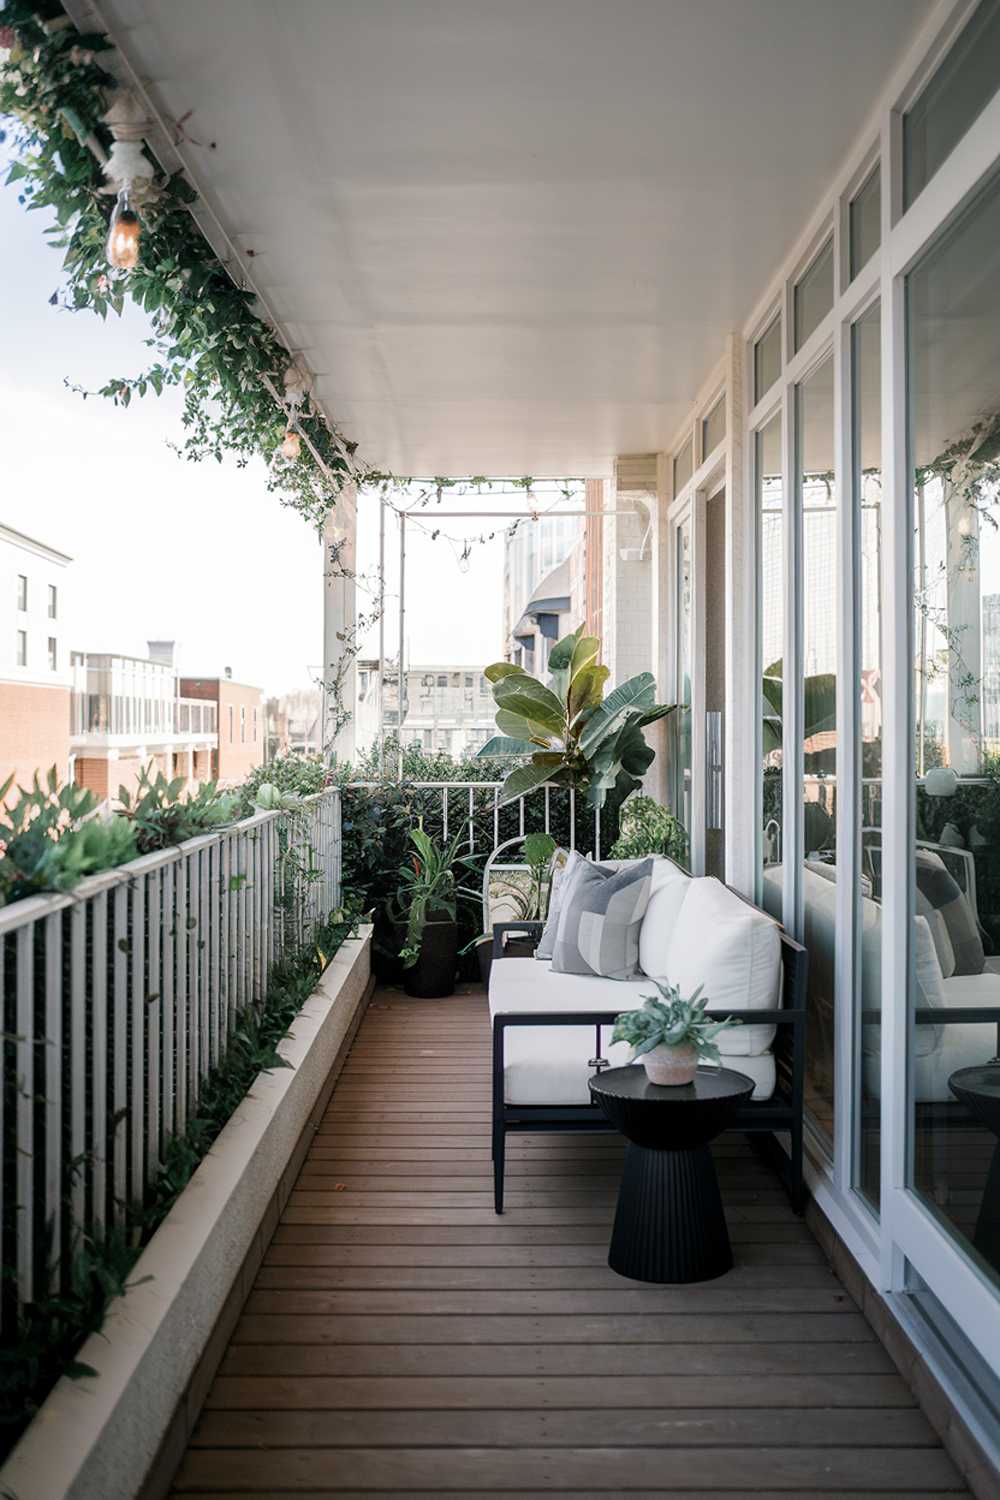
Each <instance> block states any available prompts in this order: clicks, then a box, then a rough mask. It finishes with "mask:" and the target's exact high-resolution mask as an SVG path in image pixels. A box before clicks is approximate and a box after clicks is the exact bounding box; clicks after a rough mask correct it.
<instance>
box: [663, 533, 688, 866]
mask: <svg viewBox="0 0 1000 1500" xmlns="http://www.w3.org/2000/svg"><path fill="white" fill-rule="evenodd" d="M675 587H676V590H677V593H676V606H677V661H676V673H677V708H676V710H675V712H674V713H672V714H671V715H670V719H669V721H668V722H669V724H670V727H671V750H672V754H671V777H672V788H673V795H672V798H671V801H672V803H673V810H674V815H675V816H676V817H677V818H679V819H680V821H681V822H682V823H683V824H684V827H685V828H686V829H687V832H688V848H690V845H691V838H690V835H691V624H692V614H691V611H692V606H693V601H692V597H691V520H690V517H688V518H687V519H686V520H684V521H682V522H681V524H680V525H679V526H678V528H677V576H676V579H675Z"/></svg>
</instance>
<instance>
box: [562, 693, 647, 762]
mask: <svg viewBox="0 0 1000 1500" xmlns="http://www.w3.org/2000/svg"><path fill="white" fill-rule="evenodd" d="M655 692H656V679H655V678H654V677H653V674H652V672H640V673H639V674H638V676H637V677H630V678H629V680H628V681H627V682H623V683H622V685H621V687H616V688H615V690H614V692H613V693H609V694H608V696H607V697H606V698H605V700H604V702H603V703H602V704H601V706H600V708H598V709H595V711H594V713H593V714H592V715H591V717H590V718H589V719H588V720H587V723H586V726H585V728H584V731H583V733H582V734H581V736H580V749H581V750H582V751H583V753H584V755H587V756H589V755H590V754H591V753H592V752H593V751H594V750H595V749H596V748H597V746H598V745H599V744H600V743H601V741H602V740H603V739H604V737H605V736H606V735H608V734H611V733H612V732H613V731H614V730H616V729H617V728H618V726H619V724H620V723H621V721H622V719H623V718H625V717H626V715H627V714H629V713H630V712H631V711H632V710H633V709H640V710H643V711H649V710H650V709H652V708H655V707H656V704H655V701H654V694H655Z"/></svg>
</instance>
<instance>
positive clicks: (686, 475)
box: [674, 437, 694, 499]
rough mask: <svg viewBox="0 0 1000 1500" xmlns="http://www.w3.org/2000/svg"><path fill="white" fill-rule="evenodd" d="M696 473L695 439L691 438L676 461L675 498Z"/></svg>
mask: <svg viewBox="0 0 1000 1500" xmlns="http://www.w3.org/2000/svg"><path fill="white" fill-rule="evenodd" d="M693 473H694V438H693V437H689V438H688V440H687V442H686V443H685V444H684V447H683V448H682V449H681V450H680V452H679V453H678V454H677V456H676V458H675V459H674V498H675V499H676V497H677V496H678V495H679V494H680V492H681V490H682V489H683V488H684V486H685V485H686V484H687V482H688V480H689V479H690V478H691V475H692V474H693Z"/></svg>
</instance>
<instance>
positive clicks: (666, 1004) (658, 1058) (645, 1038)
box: [611, 979, 740, 1085]
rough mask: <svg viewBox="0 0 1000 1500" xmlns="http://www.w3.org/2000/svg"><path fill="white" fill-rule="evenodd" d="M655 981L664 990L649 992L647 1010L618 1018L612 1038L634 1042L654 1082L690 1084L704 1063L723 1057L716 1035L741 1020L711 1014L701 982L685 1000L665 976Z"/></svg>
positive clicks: (637, 1055)
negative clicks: (714, 1017)
mask: <svg viewBox="0 0 1000 1500" xmlns="http://www.w3.org/2000/svg"><path fill="white" fill-rule="evenodd" d="M653 983H654V984H655V985H656V988H657V989H658V990H659V992H660V993H659V995H643V997H642V999H643V1002H644V1004H643V1007H642V1009H641V1010H627V1011H624V1012H623V1013H622V1015H620V1016H619V1017H618V1018H617V1020H616V1021H615V1029H614V1033H613V1034H612V1038H611V1040H612V1041H613V1042H628V1043H629V1044H630V1045H631V1047H632V1049H633V1051H632V1061H633V1062H635V1061H636V1059H637V1058H641V1059H642V1065H643V1067H644V1068H645V1069H646V1077H647V1078H648V1079H649V1081H650V1083H658V1084H669V1085H677V1084H682V1083H690V1082H691V1081H692V1079H693V1078H694V1075H695V1072H696V1070H697V1067H698V1063H699V1062H701V1061H702V1060H704V1061H705V1062H714V1063H717V1062H718V1061H719V1049H718V1047H717V1046H716V1044H715V1038H716V1037H717V1036H718V1035H719V1033H720V1031H725V1030H726V1029H727V1028H728V1027H730V1026H738V1025H739V1024H740V1023H739V1021H736V1020H734V1019H733V1018H732V1017H730V1016H726V1017H725V1018H724V1019H723V1020H721V1021H713V1020H711V1019H710V1018H709V1017H708V1016H706V1014H705V1009H706V1007H707V1005H708V996H707V995H706V996H705V997H704V998H703V999H701V998H699V997H700V996H701V990H702V987H701V985H699V986H698V988H697V989H696V990H695V992H694V994H693V995H692V996H691V998H690V1000H684V999H683V998H682V997H681V992H680V990H679V989H678V988H677V986H676V985H675V984H669V983H666V982H661V981H660V980H659V979H654V980H653Z"/></svg>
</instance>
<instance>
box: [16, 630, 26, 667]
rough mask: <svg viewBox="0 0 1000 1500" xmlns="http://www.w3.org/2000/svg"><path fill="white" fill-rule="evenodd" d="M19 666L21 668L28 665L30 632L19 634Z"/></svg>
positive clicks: (23, 631) (24, 631)
mask: <svg viewBox="0 0 1000 1500" xmlns="http://www.w3.org/2000/svg"><path fill="white" fill-rule="evenodd" d="M17 664H18V666H19V667H26V666H27V665H28V632H27V631H26V630H19V631H18V632H17Z"/></svg>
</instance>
